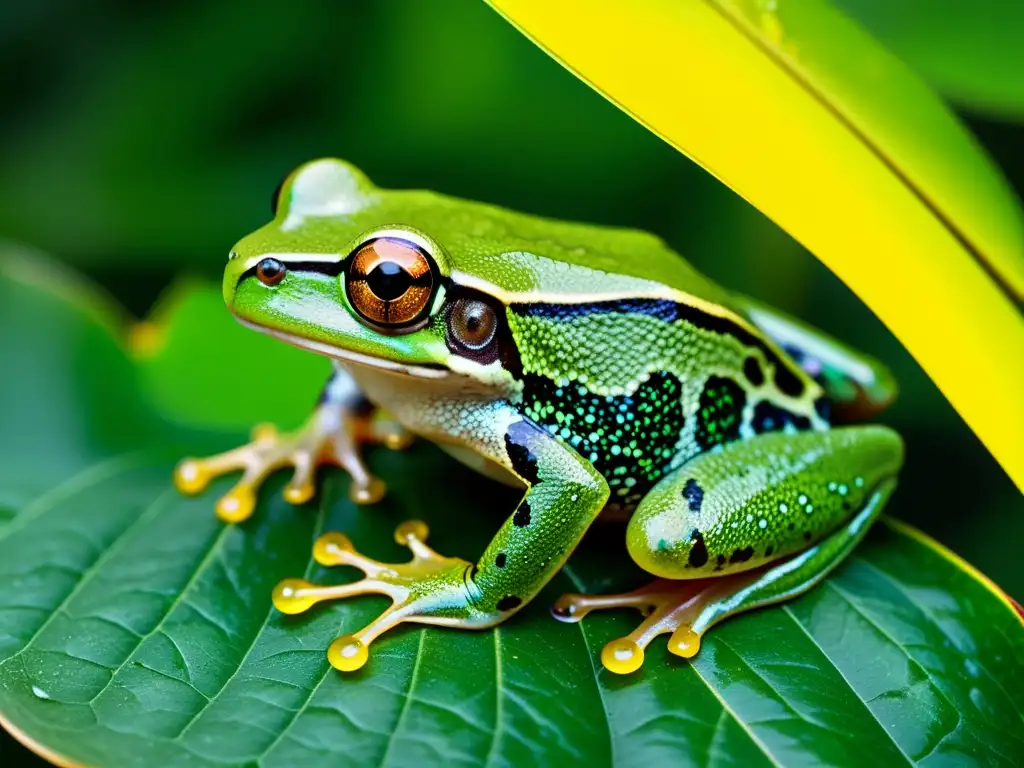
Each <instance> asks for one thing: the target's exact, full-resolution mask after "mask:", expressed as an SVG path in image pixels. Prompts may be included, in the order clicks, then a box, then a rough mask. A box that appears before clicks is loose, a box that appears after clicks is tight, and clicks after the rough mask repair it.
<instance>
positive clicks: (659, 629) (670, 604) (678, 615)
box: [551, 573, 752, 675]
mask: <svg viewBox="0 0 1024 768" xmlns="http://www.w3.org/2000/svg"><path fill="white" fill-rule="evenodd" d="M737 580H745V581H747V582H749V581H751V580H752V579H751V575H750V573H743V574H739V575H737V576H734V577H725V578H715V579H700V580H694V581H672V580H669V579H658V580H657V581H654V582H652V583H650V584H648V585H647V586H645V587H641V588H640V589H637V590H634V591H632V592H624V593H622V594H618V595H581V594H566V595H562V596H561V597H560V598H558V600H557V601H555V604H554V605H553V606H552V607H551V613H552V615H553V616H554V617H555V618H556V619H558V620H559V621H564V622H577V621H581V620H582V619H583V617H584V616H586V615H587V614H588V613H590V612H591V611H600V610H608V609H612V608H636V609H637V610H639V611H640V612H641V613H642V614H644V616H645V618H644V620H643V621H642V622H641V623H640V625H639V626H638V627H637V628H636V629H634V630H633V631H632V632H630V633H629V634H628V635H626V636H625V637H620V638H618V639H616V640H612V641H610V642H609V643H607V644H606V645H605V646H604V648H602V649H601V663H602V664H603V665H604V667H605V669H607V670H608V671H609V672H614V673H615V674H618V675H625V674H629V673H630V672H635V671H636V670H638V669H640V667H641V666H642V665H643V663H644V649H645V648H647V646H648V645H650V643H651V641H652V640H653V639H654V638H656V637H657V636H658V635H665V634H669V633H671V637H669V640H668V649H669V651H671V652H672V653H674V654H675V655H676V656H682V657H683V658H687V659H689V658H692V657H693V656H695V655H696V654H697V651H698V650H700V639H701V635H703V633H704V631H705V630H706V629H707V628H708V627H707V624H706V623H705V622H702V621H701V620H700V619H701V616H702V614H703V613H704V609H705V608H706V607H707V606H708V605H709V604H711V603H713V602H715V601H716V600H719V599H721V598H722V597H723V596H725V595H727V594H734V593H735V592H736V590H737V589H739V588H740V587H741V586H742V585H738V584H737V583H736V582H737Z"/></svg>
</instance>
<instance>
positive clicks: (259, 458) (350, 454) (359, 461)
mask: <svg viewBox="0 0 1024 768" xmlns="http://www.w3.org/2000/svg"><path fill="white" fill-rule="evenodd" d="M411 442H412V437H411V435H410V434H409V433H408V432H406V431H405V430H404V429H402V427H401V426H399V425H398V424H397V423H395V422H393V421H390V420H388V419H386V418H384V417H382V416H380V415H379V411H378V412H368V411H366V410H360V409H356V408H349V407H345V406H339V405H337V404H327V405H323V406H320V407H319V408H318V409H317V411H316V413H314V415H313V418H312V419H310V420H309V422H308V423H307V424H306V425H305V426H304V427H302V428H301V429H300V430H298V431H297V432H294V433H291V434H280V433H279V432H278V431H277V429H275V428H274V427H273V426H270V425H261V426H259V427H256V429H254V430H253V433H252V442H251V443H249V444H248V445H244V446H242V447H240V448H236V449H234V450H232V451H227V452H226V453H221V454H218V455H216V456H210V457H208V458H205V459H194V458H188V459H185V460H184V461H182V462H181V463H180V464H179V465H178V467H177V469H176V470H175V473H174V484H175V486H176V487H177V488H178V490H179V491H181V492H182V493H185V494H188V495H195V494H198V493H201V492H202V491H203V490H205V489H206V487H207V486H208V485H209V484H210V482H212V481H213V480H214V479H215V478H217V477H220V476H221V475H225V474H228V473H230V472H235V471H238V470H241V471H242V472H243V474H242V478H241V480H239V482H238V484H237V485H235V487H234V488H233V489H232V490H231V491H229V492H228V493H227V495H225V496H224V497H223V498H222V499H220V501H219V502H217V507H216V509H217V516H218V517H220V518H221V519H222V520H224V521H225V522H229V523H240V522H242V521H243V520H246V519H248V518H249V517H250V516H251V515H252V512H253V510H254V509H255V507H256V494H257V491H258V490H259V487H260V486H261V485H262V484H263V482H264V480H266V479H267V477H268V476H269V475H270V474H272V473H273V472H275V471H276V470H278V469H281V468H282V467H293V468H294V470H295V472H294V475H293V476H292V479H291V482H290V483H289V484H288V486H287V488H285V492H284V497H285V499H287V500H288V501H289V502H291V503H292V504H304V503H306V502H307V501H309V500H310V499H312V498H313V496H314V495H315V493H316V485H315V476H316V471H317V468H318V467H319V466H320V465H322V464H334V465H336V466H339V467H342V468H343V469H345V470H346V471H347V472H348V473H349V475H350V476H351V477H352V484H351V487H350V490H349V494H350V496H351V497H352V500H353V501H356V502H358V503H360V504H371V503H373V502H375V501H379V500H380V498H381V497H382V496H383V495H384V491H385V487H384V484H383V483H382V482H381V481H380V480H378V479H377V478H376V477H374V476H373V475H371V474H370V471H369V470H368V469H367V467H366V464H365V463H364V461H363V458H362V455H361V451H360V448H361V447H362V446H363V445H366V444H376V443H381V444H384V445H386V446H388V447H389V448H393V449H396V450H397V449H401V448H404V447H406V446H408V445H409V444H410V443H411Z"/></svg>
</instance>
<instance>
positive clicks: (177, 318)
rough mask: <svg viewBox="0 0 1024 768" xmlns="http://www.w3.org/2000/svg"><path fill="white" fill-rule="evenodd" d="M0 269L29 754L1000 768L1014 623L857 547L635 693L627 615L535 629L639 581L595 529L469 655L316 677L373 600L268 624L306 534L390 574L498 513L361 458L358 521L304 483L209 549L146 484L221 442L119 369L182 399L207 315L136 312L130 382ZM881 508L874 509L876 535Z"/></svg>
mask: <svg viewBox="0 0 1024 768" xmlns="http://www.w3.org/2000/svg"><path fill="white" fill-rule="evenodd" d="M3 255H4V259H3V260H2V261H0V263H2V264H3V265H4V266H3V267H0V320H2V321H3V327H4V328H5V329H8V331H10V330H11V329H18V332H17V333H11V332H7V333H4V334H3V335H2V336H0V355H2V356H3V359H4V361H5V366H9V368H6V370H10V371H13V372H15V373H16V375H14V376H4V377H2V378H0V395H2V397H3V400H4V402H6V403H8V404H14V407H8V408H7V409H5V414H4V420H3V421H0V446H3V447H2V451H3V461H2V462H0V467H3V470H4V473H3V475H2V477H0V494H2V496H0V498H2V505H0V506H2V507H3V512H4V516H3V518H2V525H0V616H2V617H3V622H2V624H0V626H2V629H0V715H2V718H3V721H4V723H5V725H6V727H7V728H8V729H10V730H12V732H16V733H17V734H18V735H19V737H20V738H21V739H22V740H30V741H32V742H33V744H34V748H35V749H37V750H40V751H42V752H43V753H44V754H46V755H48V756H49V757H50V758H51V759H55V760H59V761H62V762H64V763H65V764H73V765H74V764H88V765H96V766H106V765H118V766H132V765H161V766H172V765H186V764H187V765H200V766H225V765H266V766H276V765H282V766H284V765H311V766H313V765H337V764H356V765H361V764H371V763H373V764H382V765H416V764H424V763H426V764H436V763H440V762H444V763H445V764H452V765H478V764H488V765H510V764H517V765H522V764H538V765H551V764H557V763H565V762H570V761H571V762H580V761H586V762H587V763H589V764H593V765H607V764H616V765H632V764H651V763H660V762H671V763H673V764H693V765H732V764H735V765H772V764H776V765H780V764H781V765H798V764H822V763H824V764H829V765H855V764H860V763H861V759H862V757H863V755H865V754H871V755H872V756H873V758H874V759H877V760H879V761H884V762H883V764H893V765H899V764H904V763H923V764H931V763H936V764H938V763H943V762H948V761H954V760H963V759H972V760H978V761H981V762H987V763H989V764H993V765H1013V764H1019V763H1020V761H1021V760H1024V735H1022V730H1021V722H1022V713H1024V624H1022V621H1021V618H1020V617H1019V616H1018V615H1017V613H1016V612H1015V611H1014V610H1013V609H1012V608H1011V607H1010V604H1009V603H1008V602H1006V600H1005V598H1002V597H1000V596H999V594H998V593H997V592H996V591H994V590H993V589H991V588H990V587H989V586H987V585H986V584H985V582H984V581H983V580H982V579H980V578H979V577H977V576H976V575H974V574H973V573H972V571H971V570H970V569H968V568H964V567H961V565H960V564H958V563H957V562H956V561H955V559H951V557H950V556H948V553H944V551H943V550H941V549H940V548H938V547H937V545H934V544H933V543H931V542H929V541H928V540H926V539H922V538H918V536H919V535H917V534H915V535H908V534H907V533H905V532H903V530H902V529H901V528H893V527H890V526H886V525H880V526H878V527H877V529H876V530H875V531H874V532H873V533H872V534H871V535H870V537H869V539H868V541H867V542H866V543H865V544H864V546H862V547H861V548H860V549H858V550H857V552H856V554H855V556H854V557H853V558H852V559H851V560H850V561H849V562H848V563H846V564H845V565H843V566H842V567H841V568H840V569H839V571H838V572H837V573H836V574H835V575H834V576H833V577H832V578H830V579H829V580H828V581H827V583H826V584H825V585H824V586H822V587H821V588H819V589H817V590H815V591H814V592H813V593H811V594H809V595H807V596H805V597H803V598H801V599H799V600H797V601H795V602H792V603H790V604H787V605H785V606H782V607H778V608H774V609H769V610H763V611H759V612H756V613H753V614H749V615H747V616H743V617H740V618H738V619H736V620H733V621H730V622H728V623H727V624H724V625H723V626H721V627H720V628H719V629H718V630H716V631H714V632H713V633H712V634H711V635H709V636H708V637H707V638H706V640H705V644H704V648H703V650H702V651H701V654H700V655H699V656H698V658H697V659H696V660H695V661H694V662H693V663H688V662H683V661H681V660H679V659H676V658H674V657H671V656H670V655H669V654H668V653H667V652H666V651H665V648H664V644H656V645H655V646H653V647H652V649H651V650H650V653H649V658H648V662H647V665H646V666H645V667H644V668H643V670H642V671H641V672H640V673H638V674H636V675H633V676H629V677H616V676H614V675H610V674H609V673H607V672H606V671H604V670H603V669H602V668H601V667H600V664H599V662H598V653H599V650H600V648H601V646H602V645H603V644H604V643H605V642H607V641H608V640H610V639H612V638H614V637H616V636H619V635H621V634H623V633H625V632H627V631H628V630H629V629H630V627H631V626H632V625H633V622H635V621H636V617H635V616H633V615H630V614H628V613H622V614H615V615H608V616H594V617H592V618H590V619H588V620H587V621H586V622H584V623H583V624H581V625H564V624H560V623H558V622H555V621H554V620H552V619H551V618H550V616H549V615H548V614H547V610H546V606H547V605H548V604H550V602H551V601H552V600H553V599H554V597H555V596H556V595H557V594H558V593H559V592H561V591H565V590H585V591H604V590H609V589H612V588H620V587H625V586H630V585H633V584H636V583H638V582H639V581H640V580H641V579H642V576H641V574H639V573H638V572H636V571H635V569H633V568H632V567H631V566H630V565H628V563H627V562H626V561H625V558H624V556H623V551H622V549H623V548H622V547H621V541H622V531H621V529H620V528H616V527H615V526H614V524H606V525H602V526H599V527H598V528H597V529H595V531H594V532H593V533H592V535H590V536H589V537H588V540H587V541H586V542H585V544H584V546H583V547H582V549H581V551H580V552H578V553H577V554H576V555H574V557H573V559H572V560H571V562H570V565H569V567H568V568H566V569H565V571H564V572H563V573H562V574H561V575H559V576H558V577H557V578H556V580H555V582H554V583H553V584H552V585H551V586H550V587H549V588H548V589H547V590H545V592H544V593H543V594H542V596H541V597H540V598H539V599H538V600H537V601H535V603H534V604H532V605H531V606H529V607H528V609H527V610H525V611H524V612H523V613H522V614H520V615H519V616H517V617H516V618H515V619H514V620H513V621H510V622H508V623H507V624H506V625H503V626H501V627H500V628H498V629H497V630H495V631H484V632H457V631H447V630H440V629H435V628H430V629H419V628H411V629H402V630H400V631H396V632H394V633H393V634H392V636H390V637H388V638H386V639H384V640H382V641H380V642H379V643H378V644H377V646H375V651H376V652H375V655H374V656H373V658H372V659H371V662H370V663H369V665H368V666H367V668H366V669H365V670H363V671H361V672H360V673H357V674H355V675H352V676H343V675H341V674H339V673H337V672H335V671H334V670H333V669H332V668H330V667H329V666H328V664H327V661H326V658H325V655H324V649H325V648H326V647H327V645H328V644H329V643H330V641H331V640H332V639H333V638H334V637H335V636H336V635H338V634H340V633H342V632H343V631H346V630H350V629H352V628H355V627H357V626H361V625H362V624H363V623H365V622H366V621H367V620H369V619H370V618H371V617H372V616H373V615H374V614H375V613H376V612H378V611H379V610H380V609H381V608H382V607H383V602H382V600H380V599H374V598H368V599H362V600H357V601H353V602H350V603H348V604H340V605H335V606H331V607H325V608H324V609H322V610H316V611H314V612H312V613H310V614H309V615H306V616H299V617H285V616H282V615H281V614H279V613H277V612H275V611H274V610H273V609H272V608H271V605H270V591H271V588H272V587H273V585H274V584H275V583H276V581H277V580H279V579H281V578H283V577H286V576H296V575H305V576H306V577H307V578H310V579H311V580H315V581H329V580H332V579H339V578H344V575H343V574H340V573H337V572H331V571H329V570H327V569H324V568H321V567H320V566H318V565H316V564H315V563H313V562H312V561H311V559H310V547H311V544H312V542H313V540H314V539H315V538H316V536H317V535H319V534H320V533H321V532H323V531H326V530H344V531H346V532H348V533H349V534H350V535H351V536H352V538H353V539H354V540H355V541H356V542H358V544H359V546H360V547H361V548H362V549H363V550H364V551H367V552H368V553H372V554H373V555H376V556H378V557H381V558H383V559H395V558H403V557H405V553H404V551H403V550H401V549H400V548H399V547H398V546H397V545H396V544H395V543H394V541H393V539H392V537H391V533H392V530H393V528H394V526H395V525H396V523H397V522H399V521H401V520H404V519H408V518H414V517H418V518H423V519H426V520H429V521H430V523H431V526H432V529H433V533H432V536H431V541H432V543H433V544H435V545H436V546H437V547H438V548H439V549H440V550H441V551H446V552H451V553H461V554H470V553H475V552H478V551H480V549H481V548H482V547H483V546H484V545H485V543H486V541H487V539H488V537H489V535H490V534H492V533H493V531H494V530H495V529H496V527H497V525H498V522H499V519H500V517H499V514H500V513H498V514H494V513H488V512H484V511H482V510H484V509H491V508H506V507H507V508H509V509H511V508H512V507H513V506H514V500H515V495H516V494H515V492H514V491H511V490H509V489H504V488H501V487H498V486H496V485H495V484H493V483H491V482H489V481H487V480H485V479H483V478H481V477H478V476H476V475H473V474H472V473H470V472H469V471H468V470H466V469H464V468H462V467H461V466H459V465H456V464H455V463H454V462H452V461H451V460H450V459H448V458H447V457H445V456H443V455H442V454H441V453H440V452H439V451H438V450H436V449H434V448H433V447H432V446H429V445H426V444H419V445H417V446H415V447H414V448H413V449H412V450H411V451H409V452H406V453H392V452H387V451H376V452H374V453H373V454H372V457H371V459H372V461H371V463H372V466H373V469H374V470H375V471H376V472H377V473H379V474H380V475H381V476H382V477H383V478H384V479H385V480H386V481H388V483H389V484H390V489H391V490H390V494H389V496H388V497H387V498H386V499H385V501H383V502H382V503H380V504H379V505H376V506H375V507H373V508H358V507H356V506H354V505H353V504H352V503H351V502H349V501H348V498H347V493H346V484H347V481H346V479H345V478H343V477H342V476H341V475H340V474H338V473H330V474H329V475H328V476H327V478H326V480H325V483H324V487H323V492H322V494H321V497H320V500H319V502H318V503H315V504H312V505H309V506H308V508H303V509H294V508H292V507H291V506H289V505H288V504H286V503H285V502H284V501H283V500H282V499H281V495H280V491H281V487H282V484H283V480H280V479H279V480H277V481H276V482H273V483H271V487H270V488H268V489H267V491H268V492H267V493H266V494H265V495H264V497H263V503H262V504H261V506H260V508H259V510H258V511H257V513H256V515H255V516H254V518H253V519H252V520H251V521H250V522H248V523H247V524H245V525H242V526H238V527H231V526H225V525H222V524H221V523H219V522H218V521H217V520H216V519H215V517H214V515H213V514H212V503H213V498H214V494H215V493H216V492H217V491H218V490H220V491H223V490H225V488H226V485H225V484H223V483H222V484H221V485H220V487H219V488H214V489H213V490H212V491H211V493H210V494H208V495H206V496H204V497H202V498H198V499H185V498H182V497H180V496H179V495H178V494H177V493H176V492H175V491H174V490H173V489H172V487H171V484H170V482H169V477H170V471H171V467H172V466H173V462H172V456H173V455H174V454H175V453H176V452H178V451H180V450H182V448H181V445H182V444H183V443H184V444H187V445H188V446H189V447H190V448H191V449H193V450H203V449H206V450H209V449H212V448H214V447H218V446H219V447H226V446H227V445H230V444H231V443H232V442H233V441H234V440H237V437H238V436H237V435H229V434H224V433H215V432H209V431H207V432H203V433H198V432H189V433H188V434H183V433H182V431H181V430H180V429H178V428H176V427H175V426H174V424H175V423H176V422H180V421H181V420H182V419H181V418H180V414H178V415H175V414H174V412H173V408H170V409H169V410H168V411H167V412H166V413H164V414H161V415H160V417H159V418H158V417H153V416H150V415H149V408H151V407H152V404H153V403H157V404H161V406H162V407H163V406H167V405H168V401H167V400H166V399H163V396H162V395H161V394H160V392H161V391H164V390H154V388H153V383H152V379H151V375H150V374H151V373H152V370H151V371H150V374H147V373H145V367H146V365H153V364H154V360H156V359H158V358H159V356H160V355H161V354H162V353H161V351H160V350H163V353H165V354H167V355H168V358H167V359H166V360H164V361H163V362H164V363H165V364H166V365H165V367H163V368H161V369H160V370H161V375H162V376H166V377H169V378H171V379H172V380H173V381H176V382H179V383H180V384H181V386H182V387H183V388H184V390H185V391H186V392H189V391H192V390H189V386H190V384H189V382H190V381H191V380H192V379H193V377H194V376H195V375H196V371H194V370H189V369H188V360H187V359H186V357H185V356H183V355H178V356H174V355H173V354H172V353H173V351H174V350H173V344H174V343H177V344H183V345H186V346H187V345H188V344H189V343H192V344H195V345H196V346H197V347H202V345H203V344H205V343H207V340H204V339H203V338H200V336H206V337H210V338H213V339H224V340H225V341H227V340H229V339H230V338H231V333H232V329H231V322H232V321H231V320H230V318H229V317H228V315H227V313H226V312H224V313H222V314H221V315H220V316H213V315H211V316H210V317H209V318H208V322H207V323H204V324H203V327H198V326H197V325H196V324H195V323H194V322H193V319H192V318H191V317H189V316H187V315H185V314H181V313H172V314H169V315H168V316H166V317H165V318H164V320H163V322H164V324H165V325H164V327H163V328H162V329H158V330H154V329H153V328H150V329H149V330H148V331H145V332H144V333H148V334H150V344H149V346H147V349H148V353H149V359H148V361H147V362H146V363H144V364H143V365H142V367H141V368H142V370H143V373H142V375H140V368H139V367H138V366H136V365H134V361H133V360H131V359H130V358H129V355H128V354H127V353H126V352H125V351H123V350H124V347H123V346H122V344H121V341H120V339H119V338H118V334H117V331H116V326H115V324H114V322H113V319H114V318H115V317H116V313H114V312H110V311H107V310H103V304H102V300H101V299H100V298H98V297H95V296H92V297H90V296H89V294H88V290H87V288H86V287H84V286H81V285H75V283H74V281H71V280H68V279H67V278H66V277H63V276H61V275H60V273H59V272H58V271H57V270H55V269H54V268H52V267H47V266H45V265H43V266H40V265H39V264H38V263H36V262H32V261H29V260H25V259H23V258H18V259H12V258H10V254H9V253H5V254H3ZM215 294H216V291H215V289H213V288H208V289H203V288H200V287H193V288H192V289H191V290H190V291H187V292H186V293H185V294H184V295H179V301H180V302H181V303H180V305H179V306H180V307H190V306H191V307H194V306H201V305H202V304H203V303H204V302H205V301H206V300H207V299H208V298H209V297H210V296H212V295H215ZM153 334H156V335H155V336H153ZM134 338H136V340H137V339H138V335H137V334H135V335H134ZM174 339H176V341H173V343H172V340H174ZM153 342H159V343H157V344H155V345H154V343H153ZM136 343H138V342H137V341H136ZM267 343H268V344H273V343H274V342H271V341H267ZM247 351H252V350H247ZM237 354H238V350H235V349H234V348H232V346H231V345H230V344H227V343H226V344H225V346H224V348H223V354H222V355H221V357H220V358H219V359H217V360H204V361H203V364H204V365H208V366H211V367H212V368H213V370H212V371H208V372H207V373H216V374H220V376H219V378H218V377H214V380H212V381H210V382H205V383H204V386H209V388H210V389H209V392H207V393H206V395H205V396H207V397H209V399H210V402H211V403H218V402H225V401H226V400H227V399H230V398H231V397H232V392H233V387H234V385H235V381H234V379H233V377H232V372H234V371H237V370H240V367H241V366H244V365H249V363H243V362H242V361H240V360H238V359H236V356H237ZM100 366H101V367H100ZM260 380H261V381H262V382H263V383H264V384H265V386H267V387H268V388H270V389H273V390H275V391H288V390H289V389H290V388H291V387H295V386H299V387H300V388H301V387H305V386H307V384H306V383H301V384H300V383H298V382H296V381H294V380H293V378H292V370H291V369H289V368H281V367H275V368H267V369H266V370H264V371H262V372H261V376H260ZM168 383H171V382H164V384H168ZM100 384H101V385H102V386H100ZM196 396H198V393H196ZM147 404H148V405H147ZM171 405H173V403H171ZM43 406H49V407H43ZM255 415H257V414H254V416H255ZM258 415H266V414H258ZM115 426H118V427H119V428H118V429H115V428H114V427H115ZM12 467H13V468H14V470H10V471H9V470H8V468H12ZM439 478H443V482H442V483H441V485H442V487H443V490H439V489H438V479H439ZM425 489H431V490H430V492H429V493H428V492H424V491H425ZM911 503H913V501H912V500H911V499H903V498H899V497H898V498H897V501H896V506H895V509H894V511H895V512H897V513H898V510H899V506H900V505H905V504H911Z"/></svg>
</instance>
